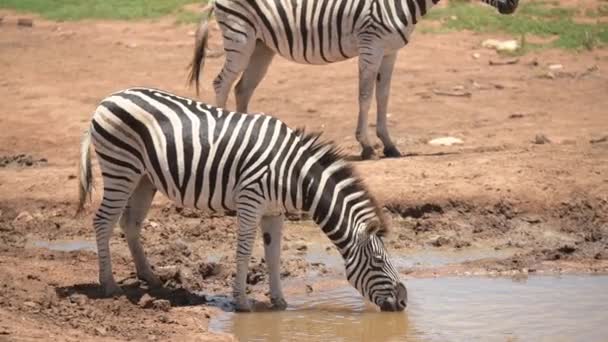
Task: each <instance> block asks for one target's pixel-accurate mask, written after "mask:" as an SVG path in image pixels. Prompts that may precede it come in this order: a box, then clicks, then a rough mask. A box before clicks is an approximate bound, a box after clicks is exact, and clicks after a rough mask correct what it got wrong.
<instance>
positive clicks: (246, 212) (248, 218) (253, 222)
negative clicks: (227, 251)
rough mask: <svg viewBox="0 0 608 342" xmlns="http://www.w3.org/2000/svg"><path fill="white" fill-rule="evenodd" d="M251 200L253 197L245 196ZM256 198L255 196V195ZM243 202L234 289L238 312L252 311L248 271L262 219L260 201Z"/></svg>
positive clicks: (239, 208) (238, 214)
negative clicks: (248, 290) (248, 296)
mask: <svg viewBox="0 0 608 342" xmlns="http://www.w3.org/2000/svg"><path fill="white" fill-rule="evenodd" d="M245 198H246V199H247V200H248V201H249V202H251V201H252V197H249V196H247V197H245ZM253 198H255V197H253ZM249 202H248V203H242V204H241V205H239V206H237V208H238V209H237V220H238V226H239V231H238V237H237V240H238V245H237V248H236V276H235V278H234V286H233V289H232V293H233V297H234V304H235V310H236V311H237V312H249V311H251V304H250V303H249V299H248V298H247V292H246V289H247V272H248V271H249V259H250V258H251V251H252V249H253V243H254V241H255V234H256V231H257V226H258V223H259V221H260V217H261V215H260V213H259V210H258V207H257V205H258V204H259V202H258V203H249Z"/></svg>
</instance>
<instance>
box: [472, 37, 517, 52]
mask: <svg viewBox="0 0 608 342" xmlns="http://www.w3.org/2000/svg"><path fill="white" fill-rule="evenodd" d="M481 46H483V47H484V48H488V49H494V50H496V51H515V50H517V49H519V42H518V41H517V40H513V39H511V40H498V39H486V40H484V41H483V42H482V43H481Z"/></svg>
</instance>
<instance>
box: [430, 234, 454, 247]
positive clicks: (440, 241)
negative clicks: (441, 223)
mask: <svg viewBox="0 0 608 342" xmlns="http://www.w3.org/2000/svg"><path fill="white" fill-rule="evenodd" d="M449 243H450V239H448V238H446V237H444V236H439V237H438V238H436V239H435V240H433V241H432V242H431V245H433V246H435V247H441V246H445V245H447V244H449Z"/></svg>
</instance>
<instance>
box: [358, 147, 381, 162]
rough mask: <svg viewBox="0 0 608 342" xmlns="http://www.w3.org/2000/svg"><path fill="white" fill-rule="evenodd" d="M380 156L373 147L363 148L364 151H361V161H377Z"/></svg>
mask: <svg viewBox="0 0 608 342" xmlns="http://www.w3.org/2000/svg"><path fill="white" fill-rule="evenodd" d="M376 159H378V156H377V155H376V152H375V151H374V149H373V148H372V147H371V146H365V147H363V151H361V160H376Z"/></svg>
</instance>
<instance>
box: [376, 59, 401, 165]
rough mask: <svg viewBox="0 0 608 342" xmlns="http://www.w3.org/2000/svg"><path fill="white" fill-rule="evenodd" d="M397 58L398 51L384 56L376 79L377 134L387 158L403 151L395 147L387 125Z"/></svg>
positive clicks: (399, 155) (399, 154) (396, 155)
mask: <svg viewBox="0 0 608 342" xmlns="http://www.w3.org/2000/svg"><path fill="white" fill-rule="evenodd" d="M396 58H397V53H396V52H395V53H392V54H389V55H386V56H384V57H383V58H382V64H380V70H379V71H378V78H377V79H376V104H377V112H378V116H377V122H376V135H377V136H378V138H380V140H381V141H382V144H383V145H384V156H385V157H387V158H398V157H401V152H399V150H398V149H397V148H396V147H395V144H394V143H393V141H392V140H391V137H390V136H389V134H388V128H387V125H386V112H387V109H388V99H389V94H390V88H391V78H392V76H393V68H394V66H395V59H396Z"/></svg>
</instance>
